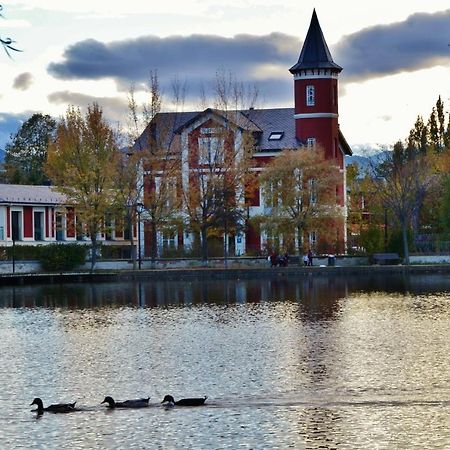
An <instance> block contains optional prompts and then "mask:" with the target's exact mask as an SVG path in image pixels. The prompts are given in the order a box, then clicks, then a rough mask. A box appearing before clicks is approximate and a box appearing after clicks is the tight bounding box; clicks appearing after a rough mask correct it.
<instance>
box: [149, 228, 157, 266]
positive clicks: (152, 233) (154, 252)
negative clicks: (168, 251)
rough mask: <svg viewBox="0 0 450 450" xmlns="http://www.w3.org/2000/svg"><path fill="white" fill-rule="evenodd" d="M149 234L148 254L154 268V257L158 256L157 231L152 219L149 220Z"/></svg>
mask: <svg viewBox="0 0 450 450" xmlns="http://www.w3.org/2000/svg"><path fill="white" fill-rule="evenodd" d="M150 236H151V246H150V256H151V258H152V269H154V268H155V263H156V258H157V257H158V233H157V230H156V224H155V222H153V221H152V222H150Z"/></svg>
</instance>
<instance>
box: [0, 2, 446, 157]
mask: <svg viewBox="0 0 450 450" xmlns="http://www.w3.org/2000/svg"><path fill="white" fill-rule="evenodd" d="M0 3H1V4H2V6H3V10H2V12H1V13H2V15H3V18H2V19H0V37H1V38H6V37H11V38H13V39H14V40H15V41H16V44H15V45H16V46H17V47H18V48H20V49H21V50H22V52H20V53H12V54H11V58H9V57H8V56H7V55H6V53H4V52H3V53H1V52H0V80H1V85H0V86H1V87H0V148H4V145H5V143H6V142H8V141H9V139H10V135H11V133H15V132H16V131H17V130H18V129H19V127H20V125H21V124H22V123H23V122H24V121H25V120H27V119H28V118H29V117H31V115H32V114H33V113H35V112H42V113H44V114H50V115H52V116H54V117H55V118H58V117H61V116H62V115H64V113H65V112H66V110H67V108H68V106H69V105H74V106H77V107H80V108H81V109H85V108H86V107H87V106H88V105H90V104H92V103H93V102H97V103H99V104H100V105H101V106H102V108H103V111H104V114H105V116H106V117H107V118H108V120H110V121H111V123H114V124H117V125H119V124H120V126H121V127H122V129H126V124H127V114H128V108H127V104H128V101H127V98H128V95H129V91H130V88H131V86H134V90H135V93H136V98H137V100H138V104H140V105H141V104H143V103H144V102H145V101H147V100H148V93H147V92H146V86H148V80H149V78H150V73H152V72H153V73H154V72H157V73H158V79H159V82H160V87H161V91H162V93H163V95H164V102H163V108H164V109H167V110H168V109H171V108H173V103H172V100H171V99H172V98H173V94H172V91H173V86H174V83H175V84H176V83H178V85H179V86H180V85H182V86H185V87H186V90H185V96H184V98H185V100H184V110H198V109H203V107H204V106H205V103H204V101H202V94H201V92H202V91H205V92H206V93H208V92H209V90H210V89H211V87H212V86H213V82H214V79H215V76H216V73H217V72H221V73H224V74H227V75H228V74H231V75H232V77H234V78H235V79H236V80H238V81H240V82H242V83H243V84H244V85H245V86H246V88H247V89H248V90H251V89H253V88H254V87H256V89H257V91H258V99H257V103H256V107H262V108H271V107H293V79H292V75H291V74H290V73H289V68H290V67H291V66H293V65H294V64H295V63H296V62H297V60H298V56H299V53H300V50H301V46H302V44H303V40H304V38H305V37H306V33H307V31H308V27H309V23H310V20H311V15H312V12H313V9H314V8H315V9H316V12H317V15H318V18H319V22H320V25H321V28H322V31H323V33H324V36H325V39H326V41H327V44H328V46H329V48H330V51H331V54H332V56H333V59H334V61H335V62H336V63H337V64H339V65H340V66H341V67H343V71H342V72H341V74H340V76H339V123H340V127H341V130H342V131H343V133H344V135H345V137H346V139H347V141H348V142H349V144H350V146H351V147H352V149H353V151H354V153H355V154H364V153H365V152H367V151H368V150H369V149H373V148H379V147H386V146H391V145H392V144H394V143H395V142H396V141H398V140H403V139H405V138H406V137H407V135H408V133H409V130H410V129H411V128H412V127H413V125H414V122H415V120H416V118H417V116H418V115H422V116H423V117H424V118H426V119H427V118H428V116H429V114H430V112H431V109H432V107H433V106H434V104H435V103H436V100H437V99H438V97H439V96H441V98H442V100H443V101H444V105H445V108H446V111H447V112H448V111H449V109H450V106H449V105H450V83H449V81H450V46H449V44H450V4H449V3H448V0H442V1H441V0H428V1H426V2H424V1H423V0H409V1H408V2H394V1H392V0H390V1H387V0H378V1H377V2H368V1H361V0H341V1H340V2H336V1H334V0H315V1H309V0H303V1H299V0H282V1H281V0H221V1H220V2H219V1H218V0H166V1H155V0H128V1H127V2H119V3H117V4H116V2H112V1H111V0H108V1H105V0H96V1H92V0H89V1H87V0H78V1H76V2H74V1H70V2H69V1H67V0H39V1H38V0H26V1H25V0H22V1H20V0H17V1H16V0H9V1H2V0H0ZM0 50H1V49H0ZM175 80H177V82H175ZM202 105H203V106H202ZM207 106H210V105H207ZM211 106H212V105H211Z"/></svg>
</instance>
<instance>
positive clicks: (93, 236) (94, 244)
mask: <svg viewBox="0 0 450 450" xmlns="http://www.w3.org/2000/svg"><path fill="white" fill-rule="evenodd" d="M91 246H92V248H91V272H93V270H94V269H95V265H96V263H97V233H96V232H95V233H91Z"/></svg>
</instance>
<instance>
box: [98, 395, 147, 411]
mask: <svg viewBox="0 0 450 450" xmlns="http://www.w3.org/2000/svg"><path fill="white" fill-rule="evenodd" d="M149 400H150V397H148V398H137V399H134V400H125V401H123V402H116V401H114V399H113V398H112V397H110V396H107V397H105V399H104V400H103V401H102V403H101V404H103V403H108V408H145V407H147V406H148V402H149Z"/></svg>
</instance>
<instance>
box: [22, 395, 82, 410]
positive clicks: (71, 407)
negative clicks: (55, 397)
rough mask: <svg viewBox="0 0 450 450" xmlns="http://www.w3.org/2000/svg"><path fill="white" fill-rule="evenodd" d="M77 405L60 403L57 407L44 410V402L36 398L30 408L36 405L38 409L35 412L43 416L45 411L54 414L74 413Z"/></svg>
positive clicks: (52, 406) (48, 407) (51, 406)
mask: <svg viewBox="0 0 450 450" xmlns="http://www.w3.org/2000/svg"><path fill="white" fill-rule="evenodd" d="M75 403H76V402H73V403H58V404H55V405H50V406H47V408H44V404H43V402H42V400H41V399H40V398H38V397H36V398H35V399H34V400H33V401H32V402H31V404H30V406H32V405H36V406H37V409H35V410H34V411H37V413H38V414H42V413H43V412H44V411H49V412H52V413H68V412H72V411H76V409H75Z"/></svg>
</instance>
